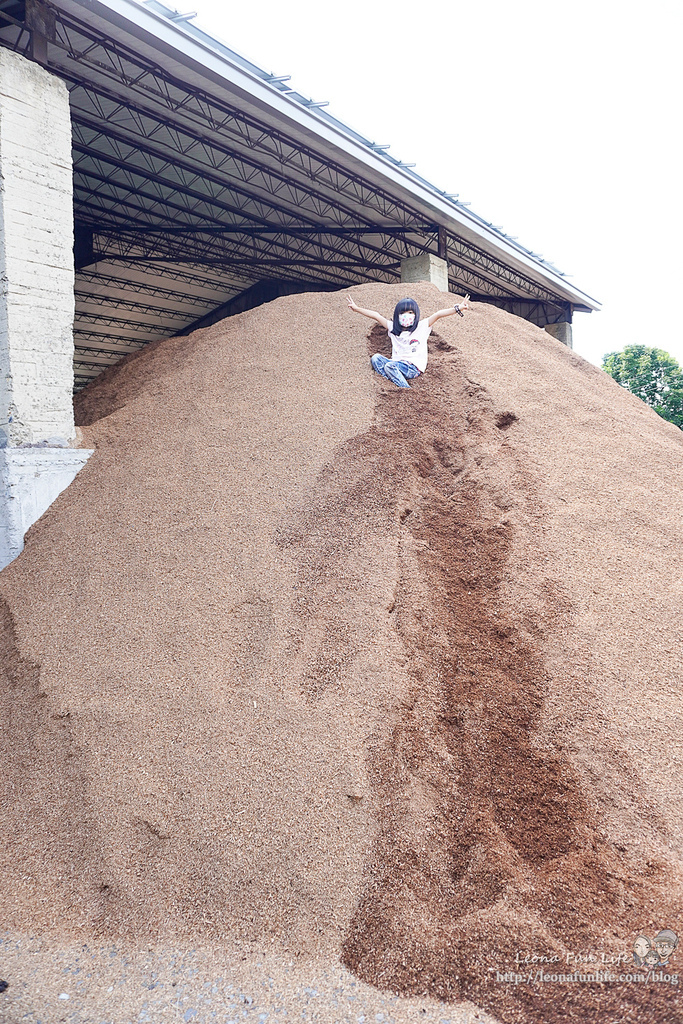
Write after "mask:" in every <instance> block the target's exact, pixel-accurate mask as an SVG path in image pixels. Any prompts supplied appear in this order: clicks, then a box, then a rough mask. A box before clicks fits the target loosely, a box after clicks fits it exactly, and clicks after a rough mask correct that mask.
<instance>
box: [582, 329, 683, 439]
mask: <svg viewBox="0 0 683 1024" xmlns="http://www.w3.org/2000/svg"><path fill="white" fill-rule="evenodd" d="M602 368H603V370H606V371H607V373H609V375H610V377H613V378H614V379H615V381H616V382H617V384H621V386H622V387H623V388H627V389H628V390H629V391H631V392H632V393H633V394H634V395H637V396H638V398H642V400H643V401H644V402H645V403H646V405H649V406H650V408H651V409H654V411H655V412H656V413H658V414H659V415H660V416H662V417H663V418H664V419H665V420H669V421H670V422H671V423H675V424H676V426H677V427H680V428H681V430H683V370H681V367H680V366H679V365H678V363H677V362H676V360H675V359H674V357H673V356H670V355H669V353H668V352H664V351H663V349H661V348H648V347H647V346H646V345H627V346H626V348H625V349H624V351H623V352H609V353H608V354H607V355H606V356H604V357H603V360H602Z"/></svg>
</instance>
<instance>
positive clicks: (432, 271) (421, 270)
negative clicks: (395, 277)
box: [401, 252, 448, 292]
mask: <svg viewBox="0 0 683 1024" xmlns="http://www.w3.org/2000/svg"><path fill="white" fill-rule="evenodd" d="M417 281H429V282H430V283H431V284H435V285H436V287H437V288H439V289H440V290H441V291H442V292H447V291H448V264H447V263H446V260H442V259H441V258H440V257H439V256H433V255H432V253H430V252H421V253H420V255H419V256H410V257H409V259H407V260H402V261H401V284H415V283H416V282H417Z"/></svg>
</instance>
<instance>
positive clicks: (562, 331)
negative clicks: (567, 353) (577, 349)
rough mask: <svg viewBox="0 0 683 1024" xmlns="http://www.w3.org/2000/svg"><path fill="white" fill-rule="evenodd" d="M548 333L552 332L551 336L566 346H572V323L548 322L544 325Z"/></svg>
mask: <svg viewBox="0 0 683 1024" xmlns="http://www.w3.org/2000/svg"><path fill="white" fill-rule="evenodd" d="M546 331H547V332H548V334H552V336H553V338H557V340H558V341H561V342H562V344H563V345H566V346H567V348H573V347H574V346H573V344H572V325H571V324H564V323H563V324H548V325H547V327H546Z"/></svg>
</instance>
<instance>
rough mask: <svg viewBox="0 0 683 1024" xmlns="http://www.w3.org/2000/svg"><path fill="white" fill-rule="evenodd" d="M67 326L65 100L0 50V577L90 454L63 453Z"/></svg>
mask: <svg viewBox="0 0 683 1024" xmlns="http://www.w3.org/2000/svg"><path fill="white" fill-rule="evenodd" d="M73 320H74V260H73V189H72V168H71V118H70V116H69V96H68V92H67V89H66V86H65V85H64V82H62V81H61V79H59V78H55V76H54V75H51V74H50V73H49V72H48V71H46V70H45V69H44V68H42V67H41V66H40V65H39V64H34V63H33V62H32V61H30V60H27V59H26V58H25V57H21V56H19V55H18V54H16V53H12V51H10V50H5V49H3V48H0V569H3V568H4V567H5V566H6V565H7V564H8V563H9V562H11V561H12V559H14V558H16V557H17V555H18V554H19V553H20V552H21V550H22V548H23V546H24V534H25V533H26V531H27V530H28V528H29V527H30V526H32V525H33V523H35V522H36V520H37V519H39V518H40V516H42V514H43V512H45V510H46V509H47V508H48V507H49V506H50V505H51V504H52V502H53V501H54V500H55V498H56V497H57V495H58V494H60V492H61V491H63V490H64V488H65V487H68V486H69V484H70V483H71V481H72V480H73V478H74V477H75V476H76V473H78V471H79V469H81V468H82V467H83V466H84V465H85V463H86V462H87V460H88V459H89V458H90V456H91V455H92V451H89V450H86V449H82V448H80V449H77V448H73V447H70V443H71V442H74V441H75V437H76V430H75V428H74V414H73V382H74V371H73V360H74V342H73Z"/></svg>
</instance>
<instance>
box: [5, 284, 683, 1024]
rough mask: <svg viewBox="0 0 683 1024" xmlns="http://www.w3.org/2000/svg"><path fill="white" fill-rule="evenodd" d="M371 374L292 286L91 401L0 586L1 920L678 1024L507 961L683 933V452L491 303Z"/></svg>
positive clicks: (323, 300)
mask: <svg viewBox="0 0 683 1024" xmlns="http://www.w3.org/2000/svg"><path fill="white" fill-rule="evenodd" d="M405 288H406V286H400V285H396V286H394V285H384V284H367V285H362V286H358V287H354V288H352V289H350V294H351V295H352V296H353V298H354V299H355V301H356V302H357V303H358V304H359V305H361V306H366V307H370V308H374V309H378V310H380V312H382V313H383V314H384V315H386V316H391V314H392V311H393V308H394V305H395V303H396V302H397V301H398V300H399V299H401V298H403V297H404V295H405ZM410 288H411V289H412V295H413V296H414V297H415V298H416V299H417V301H418V302H419V304H420V307H421V309H422V312H423V315H429V314H431V313H432V312H434V311H435V310H436V309H439V308H441V307H443V306H444V305H447V304H448V303H449V302H454V301H456V299H455V297H448V298H447V297H446V296H444V295H443V294H442V293H441V292H439V291H438V290H437V289H436V288H435V287H433V286H431V285H428V284H421V285H411V286H410ZM376 351H379V352H382V353H385V354H387V353H388V338H387V335H386V332H383V331H382V330H381V329H379V328H373V326H372V323H371V322H370V321H368V320H366V319H363V318H361V317H360V316H358V315H354V314H353V313H351V312H350V311H349V310H348V308H347V306H346V301H345V294H344V293H343V292H340V293H312V294H305V295H290V296H286V297H283V298H279V299H276V300H274V301H273V302H270V303H268V304H266V305H264V306H261V307H259V308H257V309H253V310H249V311H247V312H245V313H242V314H240V315H239V316H235V317H231V318H229V319H227V320H224V321H222V322H221V323H218V324H215V325H214V326H212V327H209V328H206V329H204V330H200V331H197V332H195V333H194V334H192V335H190V336H186V337H181V338H172V339H169V340H166V341H163V342H158V343H154V344H152V345H150V346H148V347H147V348H146V349H145V350H144V351H143V352H142V353H140V354H139V355H136V356H135V357H133V358H128V359H126V360H124V361H123V363H121V364H118V365H117V366H115V367H113V368H112V369H110V370H108V371H106V373H104V374H103V375H102V376H101V377H100V378H98V379H97V380H96V381H95V382H94V383H93V384H91V385H90V386H89V387H88V388H87V389H86V390H85V391H83V392H82V393H80V394H79V395H78V397H77V401H76V411H77V422H79V423H80V425H81V435H82V444H83V445H85V446H88V447H93V448H94V449H95V454H94V455H93V456H92V458H91V459H90V461H89V462H88V464H87V465H86V467H85V468H84V469H83V470H82V472H81V473H80V474H79V476H78V477H77V478H76V480H75V481H74V483H73V484H72V485H71V486H70V487H69V488H68V490H67V491H65V492H64V493H63V494H62V495H60V497H59V498H58V499H57V501H56V502H55V503H54V504H53V505H52V507H51V508H50V509H49V510H48V511H47V512H46V513H45V515H44V516H43V517H42V518H41V519H40V521H39V522H38V523H36V524H35V525H34V526H33V527H32V528H31V530H30V531H29V533H28V535H27V538H26V547H25V550H24V552H23V553H22V555H21V556H20V557H19V558H18V559H17V560H16V561H15V562H13V563H12V564H11V565H10V566H8V567H7V568H6V569H5V570H4V571H3V572H2V575H0V599H1V601H0V608H1V615H0V627H1V630H2V633H1V637H2V640H1V644H0V649H1V668H2V683H1V689H0V701H1V714H2V721H3V730H2V735H1V737H0V758H1V764H2V779H1V786H2V792H1V800H0V834H1V835H2V842H1V844H0V865H1V867H2V878H3V885H2V890H1V892H0V916H1V918H2V921H3V923H4V926H5V927H6V928H14V929H19V930H23V931H24V932H27V931H30V932H31V933H32V934H44V935H46V936H63V937H64V938H65V941H66V939H67V938H68V940H69V941H74V940H82V941H83V942H86V941H93V940H96V941H99V942H102V941H112V942H116V943H119V944H125V943H128V944H130V945H131V947H132V946H134V945H135V944H136V943H137V944H138V945H140V944H144V946H145V948H148V946H149V944H152V943H155V942H157V943H162V944H164V943H165V944H166V945H168V944H169V943H174V944H180V945H182V944H186V945H190V944H192V943H196V942H199V941H202V942H205V943H211V944H214V945H215V944H219V945H220V944H223V945H224V946H225V948H226V949H227V948H228V947H229V948H231V949H233V948H237V946H236V944H241V943H244V944H247V945H251V947H253V948H259V949H266V950H271V951H274V950H281V951H283V955H287V956H289V957H294V956H295V957H303V958H304V959H305V958H306V957H315V958H318V959H319V958H320V957H322V958H323V959H324V960H325V961H326V962H329V963H341V964H343V965H344V966H345V967H346V968H348V969H350V970H351V971H353V972H354V973H355V974H356V975H357V976H358V977H359V978H360V979H361V980H362V981H364V982H369V983H370V984H371V985H373V986H375V987H377V988H379V989H381V990H383V991H389V992H393V993H399V994H402V995H405V996H414V995H417V994H425V995H427V996H430V997H433V998H436V999H439V1000H442V1001H444V1002H445V1003H452V1004H456V1003H458V1002H459V1001H462V1000H471V1001H472V1002H473V1003H475V1004H476V1005H477V1006H479V1007H481V1008H482V1009H483V1010H485V1011H487V1012H490V1013H492V1014H494V1015H495V1016H496V1017H497V1018H498V1019H499V1020H501V1021H504V1022H539V1024H540V1022H544V1024H554V1022H558V1024H560V1022H562V1024H564V1022H570V1021H572V1022H573V1021H591V1022H599V1024H607V1022H612V1021H616V1020H618V1021H620V1022H626V1024H628V1022H632V1021H633V1022H636V1021H645V1020H647V1021H648V1022H651V1024H664V1022H671V1021H674V1020H682V1019H683V1007H682V1005H681V999H680V987H677V986H676V985H674V984H672V983H664V982H662V983H659V984H654V983H645V984H637V983H635V982H633V983H628V982H624V983H613V984H612V983H605V984H602V983H596V984H590V983H576V984H566V983H561V982H556V983H555V982H546V983H539V984H536V983H531V984H529V983H526V981H525V983H523V984H508V983H505V982H501V981H500V980H497V973H496V972H501V973H502V972H507V971H515V970H518V968H516V967H515V964H516V962H519V957H520V956H521V957H524V956H526V955H543V956H547V957H557V958H559V962H560V963H561V964H565V963H567V962H569V960H571V958H572V957H577V956H579V955H580V954H595V955H597V956H600V955H601V954H605V955H611V954H612V953H614V952H615V951H619V952H620V953H622V954H628V955H629V956H630V950H631V948H632V945H633V941H634V940H635V938H636V936H637V935H639V934H640V933H644V934H646V935H653V934H655V933H656V932H657V931H659V930H661V929H663V928H672V929H674V931H676V932H677V933H679V934H680V933H681V932H683V916H681V909H680V908H681V905H682V901H681V895H682V887H681V874H682V872H681V849H682V844H681V838H682V836H681V832H682V824H683V773H682V772H681V768H680V764H681V728H680V706H681V691H682V681H681V670H680V669H681V663H680V641H681V624H680V609H681V606H682V604H683V584H682V582H681V574H680V569H679V566H680V559H681V553H682V550H683V540H682V538H681V525H682V524H681V509H682V508H683V502H682V497H683V495H682V493H681V491H682V486H681V480H682V477H681V467H682V464H683V432H681V430H679V429H678V428H677V427H675V426H673V425H671V424H669V423H667V422H665V421H664V420H662V419H660V418H659V417H658V416H657V415H656V414H655V413H654V412H652V411H651V410H650V409H648V408H647V407H646V406H645V405H644V404H642V403H641V402H640V401H639V400H638V399H636V398H635V397H633V396H632V395H630V394H629V393H627V392H626V391H624V390H622V389H621V388H619V387H618V386H617V385H616V384H615V383H614V382H613V381H612V380H611V378H610V377H608V376H607V375H606V374H605V373H603V372H602V371H601V370H599V369H597V368H596V367H594V366H592V365H591V364H589V363H587V362H585V361H584V360H583V359H581V358H580V357H579V356H577V355H576V354H574V353H573V352H572V351H570V350H569V349H567V348H565V347H564V346H562V345H561V344H560V343H558V342H557V341H556V340H554V339H553V338H551V337H550V336H549V335H548V334H547V333H545V332H544V331H543V330H541V329H539V328H537V327H534V326H533V325H532V324H529V323H527V322H526V321H524V320H521V319H519V318H517V317H514V316H512V315H509V314H507V313H505V312H503V311H501V310H499V309H496V308H494V307H491V306H488V305H485V304H474V305H473V306H472V308H471V309H470V310H469V311H468V312H467V313H466V316H465V318H463V319H461V318H459V317H451V318H449V319H445V320H442V321H440V322H439V323H438V324H437V325H436V326H435V329H434V332H433V333H432V336H431V338H430V361H429V366H428V368H427V372H426V373H425V374H424V375H423V376H421V377H419V378H418V379H417V380H416V381H414V382H413V383H412V386H411V388H410V390H399V389H398V388H396V387H395V386H394V385H393V384H392V383H390V382H389V381H387V380H385V379H383V378H381V377H379V376H378V375H377V374H375V373H373V372H372V370H371V368H370V365H369V356H370V355H371V354H372V353H373V352H376ZM677 956H678V960H679V961H681V962H683V953H681V951H680V950H679V951H678V953H677ZM568 958H569V959H568ZM675 961H676V955H674V958H673V960H672V961H671V963H672V965H675ZM554 962H557V961H554ZM631 966H632V965H631ZM673 970H674V966H672V967H671V968H670V972H672V971H673ZM525 973H526V972H525ZM416 1019H417V1018H416Z"/></svg>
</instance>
